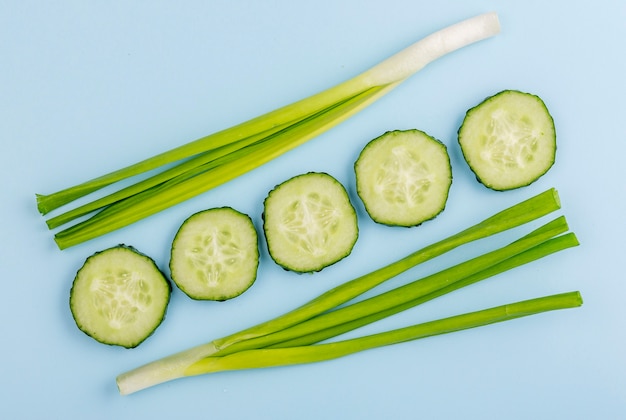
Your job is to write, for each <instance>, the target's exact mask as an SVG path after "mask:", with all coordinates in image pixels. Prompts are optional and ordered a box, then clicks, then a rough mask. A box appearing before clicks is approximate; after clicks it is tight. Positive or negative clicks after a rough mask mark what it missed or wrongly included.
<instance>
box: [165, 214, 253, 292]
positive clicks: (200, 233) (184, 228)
mask: <svg viewBox="0 0 626 420" xmlns="http://www.w3.org/2000/svg"><path fill="white" fill-rule="evenodd" d="M258 266H259V241H258V236H257V233H256V230H255V228H254V224H253V223H252V220H251V219H250V217H249V216H247V215H245V214H243V213H240V212H238V211H237V210H235V209H233V208H230V207H221V208H214V209H209V210H204V211H201V212H198V213H196V214H193V215H192V216H190V217H189V218H188V219H187V220H185V222H184V223H183V224H182V225H181V227H180V229H179V230H178V232H177V233H176V236H175V237H174V241H173V242H172V251H171V258H170V271H171V274H172V280H173V281H174V283H176V285H177V286H178V287H179V288H180V290H182V291H183V292H184V293H185V294H187V296H189V297H190V298H192V299H197V300H215V301H224V300H228V299H232V298H234V297H236V296H239V295H241V294H242V293H243V292H245V291H246V290H248V289H249V288H250V286H252V284H253V283H254V281H255V280H256V276H257V269H258Z"/></svg>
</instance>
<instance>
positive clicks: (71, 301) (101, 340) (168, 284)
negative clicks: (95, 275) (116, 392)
mask: <svg viewBox="0 0 626 420" xmlns="http://www.w3.org/2000/svg"><path fill="white" fill-rule="evenodd" d="M119 248H121V249H125V250H128V251H129V252H133V253H134V254H136V255H138V256H140V257H142V258H145V259H146V260H147V261H148V262H149V263H150V264H151V265H152V266H153V268H154V270H155V273H159V274H160V275H161V277H162V279H163V282H164V284H165V285H166V290H167V298H166V301H165V305H164V308H163V313H162V315H161V317H160V319H159V320H158V321H157V322H156V323H155V324H154V327H153V328H152V329H151V330H149V331H145V332H144V334H142V335H138V336H137V337H136V340H134V341H133V342H130V343H125V344H120V343H118V342H115V341H112V340H110V339H109V338H107V337H106V336H103V335H101V334H99V333H98V332H96V331H92V330H90V329H89V328H88V327H86V326H85V325H83V324H82V323H81V322H80V321H79V320H78V319H77V317H76V315H75V310H74V305H75V301H74V299H75V293H74V292H75V287H76V281H77V279H78V274H79V273H80V271H81V270H82V268H83V267H85V266H86V265H87V264H88V263H89V262H90V260H91V259H93V258H96V257H98V256H99V255H101V254H103V253H106V252H108V251H110V250H112V249H119ZM171 292H172V283H171V282H170V281H169V279H168V278H167V276H166V275H165V273H164V272H163V271H162V270H161V269H159V267H158V266H157V264H156V262H155V261H154V260H153V259H152V258H151V257H149V256H147V255H146V254H144V253H142V252H140V251H138V250H137V249H136V248H134V247H133V246H131V245H125V244H119V245H116V246H114V247H112V248H107V249H104V250H101V251H97V252H95V253H93V254H92V255H91V256H89V257H87V259H86V260H85V262H84V264H83V266H82V267H81V268H80V269H79V270H78V272H77V273H76V276H75V277H74V281H73V282H72V288H71V289H70V299H69V304H70V305H69V306H70V311H71V313H72V317H73V318H74V321H75V322H76V326H77V327H78V329H79V330H81V331H82V332H83V333H84V334H86V335H87V336H89V337H91V338H93V339H94V340H96V341H98V342H99V343H102V344H106V345H110V346H119V347H124V348H127V349H132V348H136V347H137V346H139V345H140V344H141V343H143V342H144V341H145V340H146V339H147V338H148V337H150V336H151V335H152V334H154V332H155V331H156V329H157V328H158V327H159V326H160V325H161V324H162V323H163V321H164V320H165V316H166V314H167V308H168V306H169V302H170V298H171Z"/></svg>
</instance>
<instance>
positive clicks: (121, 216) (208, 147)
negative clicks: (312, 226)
mask: <svg viewBox="0 0 626 420" xmlns="http://www.w3.org/2000/svg"><path fill="white" fill-rule="evenodd" d="M499 30H500V26H499V22H498V18H497V15H496V14H495V13H487V14H483V15H479V16H476V17H473V18H470V19H468V20H465V21H462V22H460V23H457V24H455V25H452V26H449V27H447V28H444V29H442V30H440V31H438V32H435V33H433V34H431V35H429V36H427V37H426V38H424V39H422V40H421V41H418V42H417V43H415V44H413V45H411V46H409V47H408V48H406V49H404V50H402V51H400V52H399V53H397V54H395V55H393V56H391V57H390V58H388V59H386V60H384V61H383V62H381V63H380V64H378V65H376V66H374V67H372V68H371V69H369V70H367V71H365V72H363V73H361V74H359V75H357V76H356V77H354V78H352V79H350V80H348V81H346V82H343V83H340V84H338V85H337V86H334V87H332V88H330V89H327V90H325V91H322V92H320V93H318V94H316V95H313V96H311V97H308V98H306V99H303V100H300V101H298V102H295V103H293V104H290V105H287V106H284V107H282V108H279V109H277V110H275V111H272V112H269V113H267V114H264V115H261V116H259V117H257V118H254V119H252V120H249V121H247V122H244V123H241V124H239V125H236V126H233V127H231V128H228V129H225V130H223V131H219V132H217V133H214V134H211V135H208V136H206V137H203V138H200V139H198V140H196V141H193V142H191V143H188V144H185V145H183V146H180V147H177V148H175V149H172V150H170V151H167V152H164V153H161V154H158V155H156V156H154V157H151V158H148V159H145V160H143V161H141V162H139V163H136V164H134V165H131V166H128V167H126V168H123V169H120V170H117V171H115V172H112V173H109V174H107V175H104V176H101V177H99V178H95V179H93V180H90V181H87V182H84V183H81V184H79V185H76V186H73V187H70V188H67V189H64V190H61V191H58V192H56V193H53V194H49V195H41V194H38V195H37V207H38V209H39V211H40V212H41V213H42V214H43V215H46V214H48V213H49V212H52V211H54V210H56V209H59V208H60V207H63V206H66V205H68V204H70V203H72V202H74V201H75V200H77V199H79V198H82V197H84V196H87V195H89V194H92V193H94V192H96V191H98V190H100V189H102V188H104V187H106V186H109V185H111V184H115V183H118V182H120V181H123V180H126V179H128V178H132V177H137V176H139V175H141V174H145V173H147V172H148V171H155V172H156V174H155V175H152V176H149V177H147V178H145V179H141V180H139V181H137V182H136V183H134V184H131V185H129V186H126V187H123V188H120V189H119V190H117V191H115V192H113V193H111V194H109V195H106V196H103V197H99V198H96V199H94V200H93V201H90V202H88V203H87V204H83V205H80V206H78V207H75V208H73V209H70V210H67V211H64V212H63V213H61V214H58V215H56V216H54V217H51V218H49V219H47V221H46V223H47V225H48V227H49V228H50V229H55V228H58V227H61V226H64V225H66V224H68V223H70V222H74V224H73V225H70V226H69V227H66V228H64V229H63V230H61V231H59V232H57V233H56V234H55V241H56V243H57V245H58V246H59V248H60V249H64V248H68V247H71V246H74V245H77V244H80V243H83V242H85V241H88V240H90V239H93V238H96V237H98V236H101V235H104V234H106V233H108V232H111V231H113V230H116V229H119V228H122V227H124V226H127V225H129V224H132V223H134V222H136V221H138V220H141V219H143V218H145V217H148V216H150V215H152V214H154V213H157V212H159V211H162V210H164V209H166V208H169V207H170V206H173V205H175V204H178V203H180V202H182V201H184V200H187V199H189V198H192V197H194V196H196V195H198V194H200V193H203V192H205V191H208V190H210V189H212V188H214V187H217V186H219V185H222V184H224V183H226V182H228V181H230V180H232V179H233V178H235V177H237V176H239V175H242V174H244V173H246V172H248V171H251V170H252V169H255V168H257V167H259V166H260V165H263V164H265V163H267V162H268V161H270V160H272V159H273V158H275V157H277V156H279V155H282V154H284V153H285V152H287V151H289V150H291V149H293V148H295V147H296V146H298V145H301V144H302V143H304V142H306V141H308V140H310V139H312V138H313V137H315V136H317V135H319V134H321V133H323V132H324V131H326V130H328V129H330V128H332V127H333V126H335V125H337V124H339V123H340V122H342V121H344V120H345V119H347V118H348V117H350V116H352V115H354V114H356V113H357V112H359V111H360V110H362V109H363V108H365V107H366V106H368V105H370V104H371V103H373V102H374V101H376V100H377V99H379V98H380V97H382V96H383V95H385V94H386V93H388V92H389V91H391V90H392V89H393V88H395V87H396V86H398V85H399V84H400V83H402V82H403V81H404V80H406V79H407V78H408V77H409V76H411V75H412V74H414V73H415V72H417V71H418V70H420V69H421V68H423V67H424V66H426V65H427V64H428V63H430V62H432V61H434V60H436V59H437V58H439V57H441V56H443V55H445V54H448V53H450V52H452V51H455V50H457V49H459V48H462V47H464V46H466V45H469V44H472V43H474V42H477V41H480V40H482V39H485V38H488V37H491V36H493V35H495V34H497V33H498V32H499ZM159 170H160V172H159ZM87 215H90V217H88V218H86V219H84V220H82V221H80V222H75V221H76V220H77V219H79V218H83V217H84V216H87Z"/></svg>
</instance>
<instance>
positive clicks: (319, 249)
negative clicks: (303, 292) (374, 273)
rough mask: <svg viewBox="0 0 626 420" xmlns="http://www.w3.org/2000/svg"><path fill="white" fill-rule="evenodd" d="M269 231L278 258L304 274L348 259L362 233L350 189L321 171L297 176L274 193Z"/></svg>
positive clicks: (267, 204) (266, 220)
mask: <svg viewBox="0 0 626 420" xmlns="http://www.w3.org/2000/svg"><path fill="white" fill-rule="evenodd" d="M263 231H264V232H265V237H266V240H267V247H268V251H269V253H270V256H271V257H272V258H273V259H274V261H275V262H276V263H277V264H279V265H280V266H282V267H283V268H285V269H287V270H292V271H296V272H300V273H306V272H313V271H320V270H322V269H323V268H324V267H327V266H329V265H331V264H334V263H336V262H337V261H339V260H341V259H343V258H345V257H347V256H348V255H349V254H350V253H351V252H352V248H353V247H354V244H355V243H356V241H357V238H358V234H359V228H358V224H357V217H356V211H355V210H354V207H353V206H352V203H350V198H349V197H348V192H347V191H346V189H345V188H344V187H343V185H341V183H339V181H337V180H336V179H335V178H333V177H332V176H330V175H328V174H326V173H317V172H309V173H306V174H302V175H298V176H295V177H293V178H291V179H288V180H287V181H285V182H283V183H281V184H280V185H277V186H276V187H275V188H274V189H273V190H272V191H270V192H269V194H268V195H267V197H266V198H265V201H264V211H263Z"/></svg>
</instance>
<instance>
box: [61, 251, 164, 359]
mask: <svg viewBox="0 0 626 420" xmlns="http://www.w3.org/2000/svg"><path fill="white" fill-rule="evenodd" d="M170 293H171V285H170V282H169V281H168V280H167V279H166V278H165V275H164V274H163V273H162V272H161V270H159V268H158V267H157V265H156V264H155V262H154V261H153V260H152V259H151V258H150V257H148V256H146V255H144V254H142V253H140V252H139V251H137V250H136V249H135V248H133V247H131V246H127V245H118V246H115V247H113V248H109V249H106V250H104V251H100V252H97V253H95V254H93V255H92V256H90V257H89V258H87V260H86V261H85V263H84V265H83V266H82V267H81V268H80V269H79V270H78V273H77V274H76V277H75V278H74V282H73V284H72V290H71V291H70V309H71V311H72V316H73V317H74V321H76V325H77V326H78V328H79V329H80V330H81V331H83V332H84V333H85V334H87V335H88V336H90V337H92V338H94V339H95V340H97V341H99V342H101V343H104V344H110V345H117V346H122V347H126V348H133V347H137V346H138V345H139V344H141V343H142V342H143V341H144V340H145V339H146V338H148V337H149V336H150V335H151V334H152V333H153V332H154V330H156V328H157V327H158V326H159V325H160V324H161V322H162V321H163V319H164V318H165V312H166V309H167V305H168V303H169V300H170Z"/></svg>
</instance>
